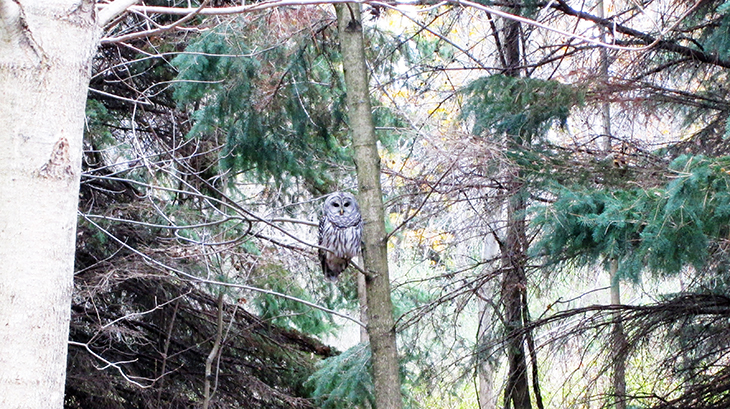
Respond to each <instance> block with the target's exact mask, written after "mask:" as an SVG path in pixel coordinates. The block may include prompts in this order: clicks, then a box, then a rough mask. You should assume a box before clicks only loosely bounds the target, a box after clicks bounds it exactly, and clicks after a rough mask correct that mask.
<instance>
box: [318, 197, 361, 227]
mask: <svg viewBox="0 0 730 409" xmlns="http://www.w3.org/2000/svg"><path fill="white" fill-rule="evenodd" d="M324 214H325V216H326V217H327V219H329V221H331V222H332V223H334V224H335V225H337V226H338V227H349V226H353V225H355V224H357V223H359V222H360V208H359V207H358V205H357V200H355V196H353V195H352V194H351V193H347V192H336V193H333V194H331V195H329V196H327V199H326V200H325V201H324Z"/></svg>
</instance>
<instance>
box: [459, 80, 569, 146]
mask: <svg viewBox="0 0 730 409" xmlns="http://www.w3.org/2000/svg"><path fill="white" fill-rule="evenodd" d="M462 92H463V93H464V94H465V95H466V97H467V98H466V102H465V103H464V107H463V111H462V117H463V118H464V119H467V120H471V121H472V123H473V125H472V133H474V134H475V135H493V134H496V135H504V136H511V137H514V138H517V143H518V144H520V145H522V141H523V140H524V141H525V142H527V143H528V144H529V143H530V141H531V139H532V137H535V136H537V137H540V136H544V135H545V134H546V133H547V131H548V130H549V129H550V127H551V126H553V125H554V124H555V123H557V124H559V125H561V126H563V125H565V122H566V120H567V119H568V115H569V114H570V110H571V108H572V107H573V106H576V105H580V104H582V103H583V93H582V92H581V91H580V90H579V89H577V88H576V87H572V86H570V85H565V84H562V83H560V82H557V81H545V80H539V79H534V78H514V77H509V76H506V75H491V76H488V77H482V78H479V79H477V80H474V81H472V82H471V83H470V84H468V85H467V86H466V87H465V88H464V89H463V91H462Z"/></svg>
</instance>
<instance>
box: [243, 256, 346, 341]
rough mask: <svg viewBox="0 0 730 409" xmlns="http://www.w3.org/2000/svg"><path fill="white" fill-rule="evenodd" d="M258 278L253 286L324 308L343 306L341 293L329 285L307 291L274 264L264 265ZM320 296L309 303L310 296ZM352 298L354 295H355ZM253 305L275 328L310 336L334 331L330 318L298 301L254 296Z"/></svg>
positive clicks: (266, 295)
mask: <svg viewBox="0 0 730 409" xmlns="http://www.w3.org/2000/svg"><path fill="white" fill-rule="evenodd" d="M262 273H263V275H262V277H261V278H260V279H259V280H257V282H256V283H255V284H256V285H257V286H259V287H261V288H265V289H268V290H272V291H276V292H279V293H283V294H287V295H290V296H292V297H296V298H299V299H302V300H305V301H310V302H316V303H318V304H321V305H323V306H325V307H328V308H338V307H342V306H343V305H345V303H344V302H343V300H342V294H341V293H337V291H336V290H334V289H332V287H333V286H332V285H329V283H323V286H322V288H317V289H308V288H305V287H303V286H301V285H299V284H298V283H297V282H296V280H292V273H291V272H290V271H287V270H286V269H284V268H283V267H281V266H279V265H275V264H271V265H268V266H266V267H265V268H264V270H263V271H262ZM312 293H316V294H323V295H324V297H325V299H324V300H316V301H315V300H312V297H311V294H312ZM355 299H357V296H356V295H355ZM253 304H254V305H255V306H256V308H257V310H258V311H259V312H260V316H261V318H262V319H264V320H266V321H268V322H270V323H272V324H274V325H276V326H279V327H294V328H296V329H298V330H299V331H302V332H304V333H307V334H312V335H324V334H328V333H331V332H332V331H333V330H334V329H335V328H337V326H336V324H335V322H334V320H333V316H332V315H331V314H328V313H325V312H324V311H322V310H319V309H315V308H312V307H309V306H307V305H304V304H302V303H299V302H295V301H292V300H288V299H286V298H281V297H278V296H274V295H269V294H257V295H256V297H255V298H254V300H253Z"/></svg>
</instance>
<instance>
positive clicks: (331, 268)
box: [319, 250, 350, 283]
mask: <svg viewBox="0 0 730 409" xmlns="http://www.w3.org/2000/svg"><path fill="white" fill-rule="evenodd" d="M319 260H320V261H321V262H322V272H323V273H324V278H326V279H327V281H331V282H333V283H334V282H337V278H338V277H339V276H340V274H341V273H342V272H343V271H345V269H346V268H347V266H348V265H349V264H350V260H347V259H342V258H328V257H327V256H326V254H324V252H323V251H322V250H320V257H319Z"/></svg>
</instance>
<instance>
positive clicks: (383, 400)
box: [336, 3, 403, 409]
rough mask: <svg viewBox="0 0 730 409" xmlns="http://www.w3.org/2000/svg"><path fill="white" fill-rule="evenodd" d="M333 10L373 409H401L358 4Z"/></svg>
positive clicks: (375, 149)
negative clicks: (359, 223) (358, 225)
mask: <svg viewBox="0 0 730 409" xmlns="http://www.w3.org/2000/svg"><path fill="white" fill-rule="evenodd" d="M336 9H337V22H338V28H339V35H340V49H341V51H342V60H343V68H344V71H345V84H346V87H347V105H348V119H349V125H350V130H351V132H352V145H353V147H354V150H355V166H356V168H357V181H358V188H359V202H360V209H361V211H362V215H363V221H364V228H363V264H364V269H365V271H366V272H367V276H366V277H365V278H366V280H365V286H366V292H367V312H368V337H369V338H370V349H371V351H372V370H373V373H372V375H373V383H374V387H375V406H376V407H377V408H378V409H400V408H401V407H402V406H403V398H402V396H401V392H400V376H399V367H398V354H397V348H396V339H395V326H394V325H395V323H394V319H393V304H392V300H391V298H390V278H389V277H388V254H387V247H386V245H387V236H386V234H385V216H384V210H383V194H382V191H381V187H380V157H379V156H378V149H377V145H376V143H377V138H376V136H375V127H374V126H373V118H372V112H371V106H370V92H369V86H368V71H367V66H366V63H365V47H364V44H363V33H362V24H361V17H360V5H359V4H357V3H347V4H340V5H337V6H336Z"/></svg>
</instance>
